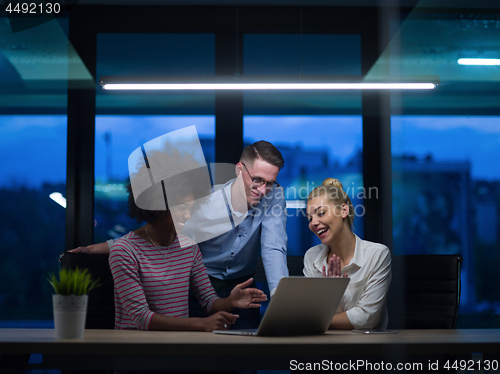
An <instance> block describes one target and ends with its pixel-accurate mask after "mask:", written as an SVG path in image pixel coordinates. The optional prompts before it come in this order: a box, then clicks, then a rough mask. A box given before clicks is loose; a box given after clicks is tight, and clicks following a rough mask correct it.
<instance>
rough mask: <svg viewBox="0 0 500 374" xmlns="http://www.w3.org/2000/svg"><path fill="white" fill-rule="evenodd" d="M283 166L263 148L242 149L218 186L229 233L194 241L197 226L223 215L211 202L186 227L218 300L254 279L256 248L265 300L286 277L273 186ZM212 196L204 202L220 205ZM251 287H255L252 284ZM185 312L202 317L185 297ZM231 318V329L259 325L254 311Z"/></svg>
mask: <svg viewBox="0 0 500 374" xmlns="http://www.w3.org/2000/svg"><path fill="white" fill-rule="evenodd" d="M284 163H285V162H284V160H283V157H282V155H281V153H280V152H279V151H278V150H277V149H276V147H274V145H272V144H271V143H269V142H266V141H259V142H256V143H254V144H251V145H249V146H247V147H246V148H245V149H244V150H243V153H242V155H241V158H240V161H239V162H238V163H237V164H236V166H235V171H236V178H235V179H233V180H230V181H228V182H227V183H226V184H224V185H221V186H219V188H220V189H222V196H223V198H224V205H225V208H226V209H227V214H228V215H229V218H230V220H231V224H232V227H233V229H231V230H230V231H228V232H225V233H223V234H221V235H219V236H217V237H213V238H211V239H209V240H204V239H203V238H202V237H198V238H196V236H197V235H198V236H200V235H201V236H202V235H203V234H202V233H200V227H202V226H203V225H201V224H200V223H201V222H206V221H212V222H213V221H216V219H214V217H215V216H216V215H218V214H222V213H224V214H225V212H214V211H213V206H214V204H211V202H209V203H208V204H206V207H207V208H206V209H201V210H199V211H198V212H197V213H194V215H193V216H192V218H191V219H190V220H188V221H187V222H186V226H185V228H184V230H183V233H189V232H190V231H191V232H195V234H194V236H195V241H196V242H197V243H198V246H199V247H200V250H201V253H202V256H203V263H204V264H205V267H206V268H207V273H208V275H209V277H210V280H211V282H212V285H213V286H214V289H215V292H216V293H217V294H218V295H219V297H225V296H227V295H229V294H230V293H231V290H232V289H233V288H234V286H236V285H237V284H239V283H241V282H243V281H245V280H248V279H249V278H252V277H253V276H254V274H255V267H256V264H257V259H258V255H259V248H260V252H261V256H262V261H263V264H264V269H265V271H266V277H267V281H268V284H269V289H270V290H271V295H272V294H273V293H274V290H275V289H276V287H277V285H278V282H279V280H280V279H281V278H282V277H285V276H288V268H287V263H286V246H287V234H286V218H287V214H286V202H285V197H284V191H283V188H282V187H281V186H280V185H279V184H278V181H277V177H278V173H279V171H280V170H281V169H282V168H283V166H284ZM216 196H217V195H215V194H212V195H211V197H210V198H211V199H217V198H218V199H220V197H216ZM219 196H220V195H219ZM223 209H224V208H222V209H221V210H223ZM207 234H209V233H207ZM188 235H189V234H188ZM251 287H256V285H255V281H254V282H253V283H252V286H251ZM189 308H190V316H191V317H199V316H202V315H204V314H203V311H202V310H201V307H200V306H199V304H198V303H197V301H196V299H195V298H194V297H190V303H189ZM233 313H234V314H238V315H239V318H238V319H237V321H236V323H235V324H234V325H232V326H231V328H235V329H242V328H257V327H258V325H259V323H260V313H259V309H252V310H250V309H248V310H235V311H234V312H233Z"/></svg>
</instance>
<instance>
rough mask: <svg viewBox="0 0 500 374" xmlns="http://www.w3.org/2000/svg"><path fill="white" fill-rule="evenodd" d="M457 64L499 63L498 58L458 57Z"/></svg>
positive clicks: (487, 64) (491, 64)
mask: <svg viewBox="0 0 500 374" xmlns="http://www.w3.org/2000/svg"><path fill="white" fill-rule="evenodd" d="M457 62H458V64H459V65H483V66H485V65H486V66H495V65H500V58H459V59H458V60H457Z"/></svg>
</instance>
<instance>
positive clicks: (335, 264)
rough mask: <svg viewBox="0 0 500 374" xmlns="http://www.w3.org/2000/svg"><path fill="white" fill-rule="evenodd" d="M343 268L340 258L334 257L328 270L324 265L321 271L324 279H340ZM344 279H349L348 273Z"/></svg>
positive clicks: (329, 262) (329, 263)
mask: <svg viewBox="0 0 500 374" xmlns="http://www.w3.org/2000/svg"><path fill="white" fill-rule="evenodd" d="M341 271H342V268H341V267H340V257H337V256H336V255H333V256H332V258H331V259H330V261H328V269H326V267H325V265H323V267H322V269H321V273H322V274H323V277H329V278H340V277H341V276H342V274H341ZM344 278H347V273H344Z"/></svg>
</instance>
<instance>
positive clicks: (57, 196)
mask: <svg viewBox="0 0 500 374" xmlns="http://www.w3.org/2000/svg"><path fill="white" fill-rule="evenodd" d="M49 197H50V198H51V199H52V200H54V201H55V202H56V203H58V204H59V205H60V206H62V207H63V208H66V198H65V197H64V196H63V195H62V194H61V193H60V192H52V193H51V194H50V195H49Z"/></svg>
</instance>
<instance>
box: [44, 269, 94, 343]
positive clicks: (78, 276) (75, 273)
mask: <svg viewBox="0 0 500 374" xmlns="http://www.w3.org/2000/svg"><path fill="white" fill-rule="evenodd" d="M47 280H48V281H49V283H50V284H51V285H52V287H54V291H55V295H52V304H53V308H54V326H55V334H56V339H83V332H84V330H85V318H86V316H87V303H88V293H89V292H90V291H91V290H92V289H94V288H96V287H97V286H99V280H93V279H92V277H91V275H90V273H89V271H88V269H79V268H78V267H76V268H75V269H65V268H62V269H61V270H60V271H59V279H57V278H56V276H55V275H54V273H51V274H49V278H48V279H47Z"/></svg>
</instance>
